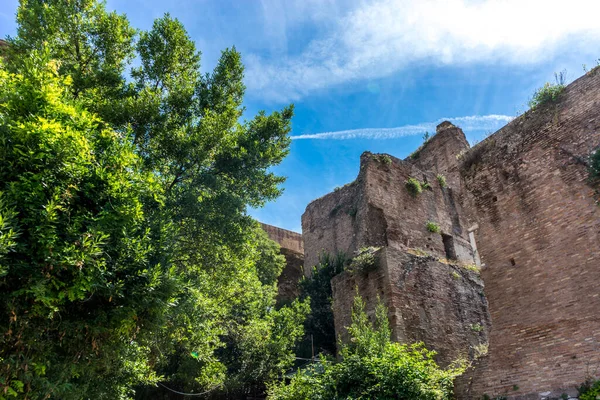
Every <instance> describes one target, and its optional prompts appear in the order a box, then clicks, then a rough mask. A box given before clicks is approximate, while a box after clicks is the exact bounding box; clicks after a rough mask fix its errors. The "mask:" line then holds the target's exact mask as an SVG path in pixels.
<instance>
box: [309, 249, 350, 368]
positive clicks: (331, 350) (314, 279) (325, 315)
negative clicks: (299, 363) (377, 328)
mask: <svg viewBox="0 0 600 400" xmlns="http://www.w3.org/2000/svg"><path fill="white" fill-rule="evenodd" d="M348 261H349V260H348V258H347V257H346V256H345V255H344V254H343V253H338V254H337V255H335V256H332V255H330V254H327V253H323V254H322V255H321V257H320V259H319V264H318V265H316V266H315V267H313V269H312V273H311V274H310V277H305V278H303V279H302V280H301V281H300V290H301V294H300V298H301V299H307V298H309V299H310V314H309V315H308V317H307V318H306V321H305V323H304V327H305V332H306V335H307V336H308V337H310V336H311V335H312V339H313V340H312V342H313V343H312V345H314V352H315V354H319V353H324V354H330V355H335V354H336V351H337V349H336V337H335V326H334V322H333V310H332V308H331V307H332V295H333V294H332V290H331V278H333V277H334V276H336V275H337V274H339V273H341V272H342V271H344V268H345V266H346V264H347V263H348ZM304 353H307V354H302V355H304V356H307V355H309V354H310V355H311V356H312V349H311V350H309V351H306V350H304Z"/></svg>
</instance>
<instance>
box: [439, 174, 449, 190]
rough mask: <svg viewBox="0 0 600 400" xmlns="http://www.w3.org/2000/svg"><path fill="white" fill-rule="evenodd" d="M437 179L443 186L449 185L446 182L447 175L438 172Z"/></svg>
mask: <svg viewBox="0 0 600 400" xmlns="http://www.w3.org/2000/svg"><path fill="white" fill-rule="evenodd" d="M436 179H437V181H438V183H439V184H440V186H441V187H443V188H445V187H446V186H448V184H447V183H446V177H445V176H444V175H442V174H438V175H437V176H436Z"/></svg>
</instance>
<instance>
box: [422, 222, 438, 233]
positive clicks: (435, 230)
mask: <svg viewBox="0 0 600 400" xmlns="http://www.w3.org/2000/svg"><path fill="white" fill-rule="evenodd" d="M425 227H426V228H427V230H428V231H429V232H431V233H440V232H441V228H440V226H439V225H438V224H436V223H435V222H433V221H427V223H426V224H425Z"/></svg>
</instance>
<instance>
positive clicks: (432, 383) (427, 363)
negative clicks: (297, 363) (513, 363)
mask: <svg viewBox="0 0 600 400" xmlns="http://www.w3.org/2000/svg"><path fill="white" fill-rule="evenodd" d="M348 333H349V334H350V340H349V342H348V344H345V345H343V346H342V349H341V351H340V358H341V360H340V361H339V362H335V361H334V360H325V361H322V362H320V363H318V364H313V365H311V366H310V367H308V368H306V369H304V370H300V371H298V372H297V374H295V375H294V376H293V377H292V379H291V380H290V382H289V383H287V384H286V383H285V382H281V383H279V384H276V385H273V386H271V388H270V390H269V398H270V399H272V400H312V399H314V400H317V399H319V400H321V399H365V400H366V399H379V400H386V399H388V400H392V399H396V400H414V399H420V400H446V399H451V398H452V390H453V380H454V378H455V377H456V376H458V375H460V374H461V373H462V372H463V371H464V365H463V364H464V363H458V364H457V365H456V366H453V367H451V368H449V369H446V370H442V369H440V368H439V367H438V366H437V364H436V363H435V361H434V360H433V356H434V354H435V353H433V352H431V351H428V350H426V349H425V347H424V346H423V345H422V344H415V345H411V346H407V345H401V344H398V343H392V342H391V340H390V328H389V324H388V319H387V310H386V309H385V307H383V306H382V305H381V304H379V305H378V307H377V310H376V316H375V322H374V323H373V324H371V323H370V322H369V319H368V318H367V315H366V313H365V311H364V303H363V302H362V300H361V299H360V297H358V296H357V297H356V298H355V302H354V309H353V313H352V325H351V326H350V327H348ZM459 364H460V365H459Z"/></svg>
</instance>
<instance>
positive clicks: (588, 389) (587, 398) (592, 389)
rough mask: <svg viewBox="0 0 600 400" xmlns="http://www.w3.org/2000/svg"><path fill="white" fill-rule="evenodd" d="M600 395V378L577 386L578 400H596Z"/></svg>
mask: <svg viewBox="0 0 600 400" xmlns="http://www.w3.org/2000/svg"><path fill="white" fill-rule="evenodd" d="M598 397H600V380H597V381H596V382H593V381H588V382H586V383H584V384H583V385H581V387H580V388H579V400H596V399H597V398H598Z"/></svg>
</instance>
